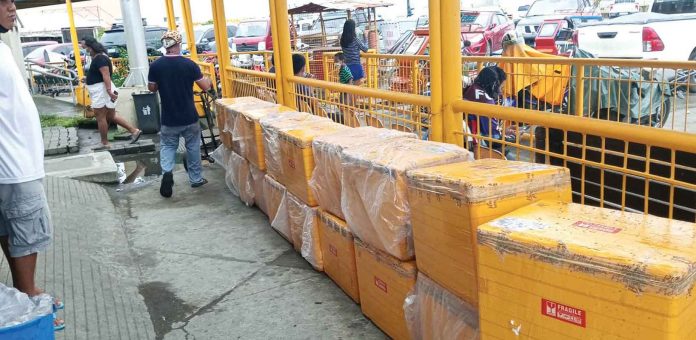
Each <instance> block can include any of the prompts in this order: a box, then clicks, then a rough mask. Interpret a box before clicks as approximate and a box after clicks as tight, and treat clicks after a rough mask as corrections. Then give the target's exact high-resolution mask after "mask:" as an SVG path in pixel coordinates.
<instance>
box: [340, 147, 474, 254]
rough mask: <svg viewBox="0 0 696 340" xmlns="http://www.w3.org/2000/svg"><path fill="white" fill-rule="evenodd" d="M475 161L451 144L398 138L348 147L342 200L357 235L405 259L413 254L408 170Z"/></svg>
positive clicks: (349, 221)
mask: <svg viewBox="0 0 696 340" xmlns="http://www.w3.org/2000/svg"><path fill="white" fill-rule="evenodd" d="M469 160H473V157H472V156H471V154H470V153H469V151H467V150H465V149H463V148H460V147H457V146H454V145H450V144H443V143H435V142H426V141H421V140H417V139H397V140H390V141H386V142H384V143H380V144H371V145H363V146H360V147H354V148H350V149H348V150H344V152H343V157H342V162H343V176H342V183H341V187H342V189H341V190H342V192H341V195H342V197H341V202H342V204H343V213H344V214H345V216H346V222H348V227H350V228H351V231H352V232H353V234H354V235H355V237H357V238H359V239H361V240H362V241H363V242H365V243H367V244H369V245H371V246H373V247H376V248H377V249H380V250H383V251H385V252H387V253H388V254H390V255H392V256H394V257H396V258H398V259H400V260H402V261H406V260H411V259H413V256H414V252H413V238H412V236H411V208H410V205H409V202H408V197H407V196H408V187H407V179H406V171H408V170H413V169H418V168H425V167H430V166H435V165H441V164H448V163H456V162H462V161H469Z"/></svg>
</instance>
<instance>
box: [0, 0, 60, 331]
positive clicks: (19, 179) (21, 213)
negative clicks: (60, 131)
mask: <svg viewBox="0 0 696 340" xmlns="http://www.w3.org/2000/svg"><path fill="white" fill-rule="evenodd" d="M16 20H17V8H16V6H15V2H14V0H0V33H7V32H8V31H10V30H11V29H12V28H14V25H15V21H16ZM43 161H44V144H43V136H42V134H41V123H40V122H39V112H38V110H37V108H36V105H35V104H34V101H33V100H32V98H31V93H30V92H29V88H28V87H27V82H26V80H25V79H24V77H23V76H22V73H21V72H20V70H19V67H18V66H17V64H16V63H15V62H14V57H13V55H12V51H11V50H10V48H9V47H8V46H7V45H6V44H5V43H3V42H2V41H0V248H2V252H3V253H4V254H5V257H6V258H7V264H8V265H9V267H10V273H11V274H12V285H13V286H14V288H16V289H17V290H19V291H20V292H22V293H25V294H27V295H28V296H30V297H33V296H37V295H39V294H42V293H43V291H42V290H41V289H40V288H39V287H37V286H36V281H35V273H36V260H37V258H38V253H39V252H42V251H45V250H46V248H48V246H49V245H50V244H51V239H52V236H53V224H52V221H51V213H50V211H49V208H48V201H47V200H46V193H45V192H44V184H43V178H44V176H45V175H44V164H43ZM55 304H56V307H57V308H62V303H61V302H59V301H56V303H55ZM0 307H2V306H0ZM0 309H2V308H0ZM54 328H55V329H56V330H61V329H63V328H65V323H64V322H63V320H60V319H55V320H54ZM0 337H1V336H0Z"/></svg>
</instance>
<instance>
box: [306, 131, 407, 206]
mask: <svg viewBox="0 0 696 340" xmlns="http://www.w3.org/2000/svg"><path fill="white" fill-rule="evenodd" d="M399 138H416V135H415V134H412V133H406V132H400V131H396V130H387V129H378V128H374V127H371V126H366V127H360V128H355V129H350V130H347V131H340V132H338V133H334V134H330V135H324V136H319V137H316V138H314V141H313V142H312V151H313V154H314V172H313V173H312V179H311V180H310V186H311V188H312V193H313V194H314V197H316V199H317V202H319V205H320V206H321V207H322V209H324V210H326V211H328V212H329V213H331V214H333V215H334V216H336V217H338V218H340V219H345V216H344V215H343V211H342V210H341V173H342V172H343V166H342V164H341V155H342V153H343V150H347V149H349V148H352V147H357V146H361V145H367V144H379V143H384V142H385V141H388V140H392V139H399Z"/></svg>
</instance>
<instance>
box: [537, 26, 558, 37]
mask: <svg viewBox="0 0 696 340" xmlns="http://www.w3.org/2000/svg"><path fill="white" fill-rule="evenodd" d="M556 27H558V24H556V23H553V24H550V23H549V24H544V25H542V26H541V29H539V36H540V37H553V36H554V33H556Z"/></svg>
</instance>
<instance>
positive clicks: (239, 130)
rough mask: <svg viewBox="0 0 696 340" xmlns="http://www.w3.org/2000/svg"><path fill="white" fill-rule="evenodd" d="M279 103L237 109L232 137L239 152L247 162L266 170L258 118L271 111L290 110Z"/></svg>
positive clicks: (290, 110)
mask: <svg viewBox="0 0 696 340" xmlns="http://www.w3.org/2000/svg"><path fill="white" fill-rule="evenodd" d="M292 111H293V110H292V109H290V108H288V107H285V106H280V105H275V106H269V107H257V108H249V109H244V110H239V115H238V117H237V120H236V123H235V128H234V132H233V133H232V138H233V139H234V140H235V141H238V142H239V148H240V154H241V155H242V156H244V158H246V159H247V160H248V161H249V163H251V164H253V165H255V166H256V167H258V168H259V169H261V170H266V162H265V159H264V150H263V132H262V130H261V124H259V120H260V119H261V118H263V117H265V116H266V115H268V114H271V113H282V112H292Z"/></svg>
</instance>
